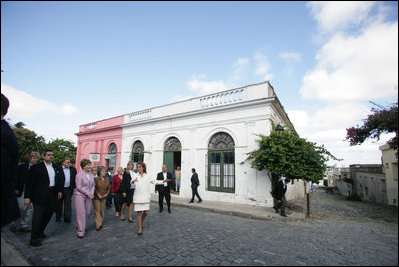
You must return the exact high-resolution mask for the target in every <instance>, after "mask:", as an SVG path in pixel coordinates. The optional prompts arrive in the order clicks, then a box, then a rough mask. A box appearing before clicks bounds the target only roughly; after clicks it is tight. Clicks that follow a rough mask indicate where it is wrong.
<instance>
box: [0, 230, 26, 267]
mask: <svg viewBox="0 0 399 267" xmlns="http://www.w3.org/2000/svg"><path fill="white" fill-rule="evenodd" d="M7 230H8V229H7ZM7 230H6V231H7ZM1 266H32V264H30V263H29V262H28V260H27V259H26V258H25V257H24V256H23V255H22V253H21V251H20V250H19V248H18V247H17V246H16V245H15V244H14V242H13V241H12V240H11V239H9V238H8V237H7V236H6V234H4V233H3V231H2V232H1Z"/></svg>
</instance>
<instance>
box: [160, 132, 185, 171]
mask: <svg viewBox="0 0 399 267" xmlns="http://www.w3.org/2000/svg"><path fill="white" fill-rule="evenodd" d="M181 147H182V146H181V143H180V140H179V139H178V138H177V137H175V136H172V137H169V138H168V139H167V140H166V141H165V144H164V147H163V150H164V151H163V164H165V165H166V167H167V169H168V172H171V173H173V171H174V170H175V169H176V168H177V166H181Z"/></svg>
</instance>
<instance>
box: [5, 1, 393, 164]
mask: <svg viewBox="0 0 399 267" xmlns="http://www.w3.org/2000/svg"><path fill="white" fill-rule="evenodd" d="M1 69H2V71H3V72H1V91H2V93H3V94H5V95H6V96H7V97H8V98H9V100H10V103H11V104H10V108H9V111H8V114H7V116H6V119H7V120H8V121H9V122H10V123H11V124H15V123H16V122H19V121H22V122H24V123H25V125H26V126H25V127H26V128H28V129H31V130H33V131H35V132H36V133H37V134H38V135H42V136H43V137H44V138H45V139H46V141H51V140H52V139H56V138H64V139H68V140H71V141H72V142H74V143H75V144H76V143H77V136H76V135H75V133H77V132H78V131H79V125H82V124H86V123H90V122H95V121H98V120H102V119H106V118H111V117H115V116H120V115H123V114H127V113H130V112H134V111H138V110H142V109H147V108H151V107H156V106H160V105H164V104H168V103H173V102H176V101H180V100H183V99H189V98H192V97H197V96H201V95H206V94H210V93H214V92H217V91H223V90H227V89H233V88H237V87H241V86H245V85H249V84H254V83H259V82H263V81H266V80H268V81H269V82H270V83H271V85H272V86H273V87H274V89H275V92H276V94H277V96H278V98H279V100H280V102H281V103H282V105H283V106H284V109H285V111H286V112H287V113H288V116H289V118H290V120H291V121H292V122H293V124H294V127H295V129H296V131H297V132H298V133H299V135H300V136H301V137H303V138H306V139H307V140H308V141H311V142H315V143H317V144H318V145H324V146H325V147H326V148H327V149H328V150H329V151H330V152H331V153H332V154H333V155H335V156H336V157H337V158H341V159H342V161H329V162H328V163H329V165H336V166H339V167H341V166H348V165H350V164H357V163H362V164H380V163H381V152H380V150H379V149H378V148H379V146H381V145H383V144H384V143H385V142H386V141H387V140H389V138H391V137H392V134H386V135H383V136H382V138H381V139H380V141H376V140H368V141H366V142H365V143H363V144H362V145H360V146H349V142H348V141H345V137H346V128H349V127H351V126H356V125H361V124H362V122H363V120H364V119H366V118H367V115H369V114H370V110H371V108H372V107H374V105H373V104H371V103H370V101H373V102H375V103H378V104H380V105H383V106H387V105H390V104H391V103H394V102H397V97H398V5H397V2H361V1H356V2H350V1H333V2H258V1H255V2H250V1H245V2H213V1H212V2H124V1H123V2H117V1H112V2H105V1H101V2H95V1H90V2H79V1H78V2H47V1H46V2H40V1H37V2H35V1H29V2H20V1H15V2H12V1H11V2H8V1H1Z"/></svg>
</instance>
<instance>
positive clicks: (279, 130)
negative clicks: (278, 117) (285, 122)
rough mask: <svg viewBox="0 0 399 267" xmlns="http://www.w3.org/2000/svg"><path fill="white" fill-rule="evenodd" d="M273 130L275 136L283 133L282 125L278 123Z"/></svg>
mask: <svg viewBox="0 0 399 267" xmlns="http://www.w3.org/2000/svg"><path fill="white" fill-rule="evenodd" d="M274 131H276V134H277V136H281V135H282V134H283V131H284V127H283V126H281V125H280V124H279V125H277V126H276V128H274Z"/></svg>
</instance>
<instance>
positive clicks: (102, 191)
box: [93, 167, 111, 231]
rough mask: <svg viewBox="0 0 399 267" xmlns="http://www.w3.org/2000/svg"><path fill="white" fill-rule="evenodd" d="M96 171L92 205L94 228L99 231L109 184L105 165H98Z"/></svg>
mask: <svg viewBox="0 0 399 267" xmlns="http://www.w3.org/2000/svg"><path fill="white" fill-rule="evenodd" d="M98 173H99V175H98V177H95V178H94V182H95V184H96V188H95V190H94V199H93V206H94V217H95V220H96V230H97V231H100V229H101V227H102V226H103V221H104V210H105V202H106V201H107V197H108V194H109V191H110V188H111V185H110V183H109V179H108V178H106V177H105V174H106V173H107V170H106V169H105V167H100V168H99V172H98Z"/></svg>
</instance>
